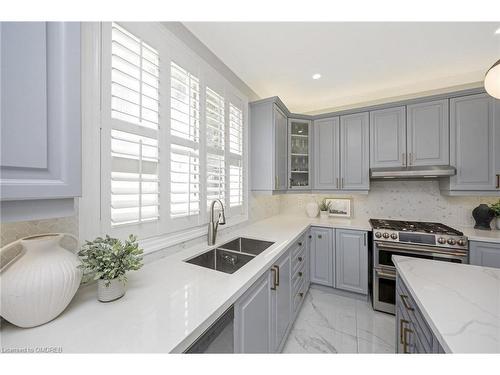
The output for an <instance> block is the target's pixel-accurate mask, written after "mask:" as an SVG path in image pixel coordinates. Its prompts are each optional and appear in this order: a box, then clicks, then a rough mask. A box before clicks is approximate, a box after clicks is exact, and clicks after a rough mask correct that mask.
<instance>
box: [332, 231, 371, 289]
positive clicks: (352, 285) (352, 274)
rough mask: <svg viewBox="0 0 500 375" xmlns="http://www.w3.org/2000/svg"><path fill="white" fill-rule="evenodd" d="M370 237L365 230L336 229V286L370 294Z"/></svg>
mask: <svg viewBox="0 0 500 375" xmlns="http://www.w3.org/2000/svg"><path fill="white" fill-rule="evenodd" d="M367 244H368V239H367V233H366V232H364V231H357V230H347V229H336V230H335V277H336V283H335V284H336V288H338V289H343V290H347V291H350V292H355V293H360V294H368V246H367Z"/></svg>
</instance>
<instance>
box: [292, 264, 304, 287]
mask: <svg viewBox="0 0 500 375" xmlns="http://www.w3.org/2000/svg"><path fill="white" fill-rule="evenodd" d="M305 276H306V275H305V263H303V262H302V263H301V265H300V267H298V268H297V270H296V271H295V272H294V274H293V276H292V286H293V288H292V295H294V294H296V293H297V292H298V291H299V288H300V286H301V283H302V281H304V279H305Z"/></svg>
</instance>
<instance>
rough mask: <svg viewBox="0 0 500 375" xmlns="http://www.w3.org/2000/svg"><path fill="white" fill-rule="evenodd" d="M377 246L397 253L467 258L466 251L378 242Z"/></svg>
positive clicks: (376, 242)
mask: <svg viewBox="0 0 500 375" xmlns="http://www.w3.org/2000/svg"><path fill="white" fill-rule="evenodd" d="M375 244H376V245H377V248H379V249H387V250H396V251H406V252H412V253H426V254H432V255H436V256H441V255H448V256H449V257H453V258H454V257H456V258H459V259H463V258H466V257H467V252H465V251H463V252H462V251H454V252H450V251H439V249H436V248H433V247H428V246H422V245H416V246H411V245H410V246H409V245H406V244H402V243H398V244H394V245H393V244H387V243H383V242H378V241H375Z"/></svg>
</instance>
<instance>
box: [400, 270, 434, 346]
mask: <svg viewBox="0 0 500 375" xmlns="http://www.w3.org/2000/svg"><path fill="white" fill-rule="evenodd" d="M399 281H400V282H399V283H398V288H397V290H396V293H397V295H396V299H397V303H398V304H400V305H401V309H402V310H403V311H405V312H406V313H407V314H408V316H409V319H410V320H411V321H412V323H413V326H414V329H415V334H416V336H418V338H419V339H420V343H421V344H422V346H423V347H424V348H425V350H426V352H428V353H432V347H433V337H434V336H433V334H432V331H431V329H430V327H429V326H428V325H427V323H426V322H425V320H424V318H423V316H422V313H421V312H420V310H419V309H418V307H417V304H416V303H415V301H414V300H413V298H412V297H411V295H410V293H409V292H408V290H407V289H406V286H405V285H404V284H403V282H402V280H401V279H400V280H399Z"/></svg>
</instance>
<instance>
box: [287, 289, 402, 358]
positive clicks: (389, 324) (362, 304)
mask: <svg viewBox="0 0 500 375" xmlns="http://www.w3.org/2000/svg"><path fill="white" fill-rule="evenodd" d="M394 330H395V322H394V316H392V315H388V314H384V313H380V312H376V311H373V309H372V307H371V304H370V303H369V302H367V301H361V300H357V299H355V298H352V297H346V296H341V295H338V294H336V293H335V292H334V291H333V290H332V289H329V288H324V287H317V286H314V285H313V286H311V288H310V290H309V292H308V293H307V295H306V298H305V300H304V303H303V305H302V308H301V310H300V312H299V314H298V316H297V319H296V320H295V323H294V325H293V327H292V329H291V330H290V334H289V336H288V338H287V341H286V342H285V345H284V347H283V353H358V352H359V353H394V335H395V331H394Z"/></svg>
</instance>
